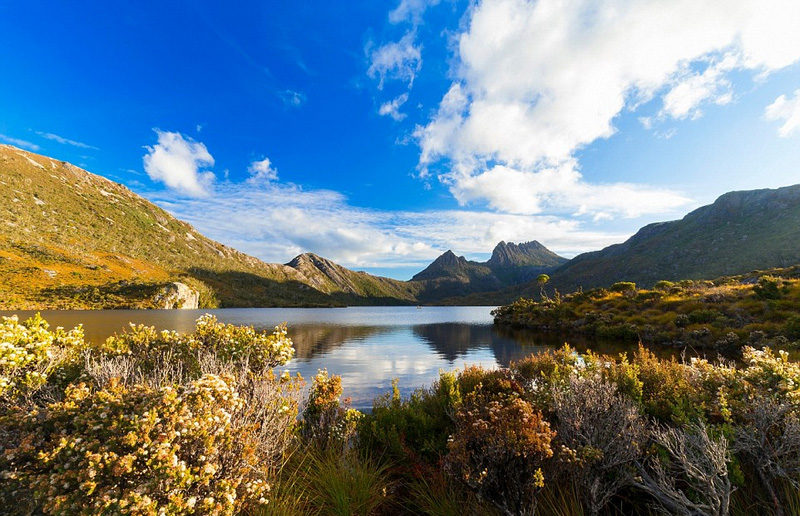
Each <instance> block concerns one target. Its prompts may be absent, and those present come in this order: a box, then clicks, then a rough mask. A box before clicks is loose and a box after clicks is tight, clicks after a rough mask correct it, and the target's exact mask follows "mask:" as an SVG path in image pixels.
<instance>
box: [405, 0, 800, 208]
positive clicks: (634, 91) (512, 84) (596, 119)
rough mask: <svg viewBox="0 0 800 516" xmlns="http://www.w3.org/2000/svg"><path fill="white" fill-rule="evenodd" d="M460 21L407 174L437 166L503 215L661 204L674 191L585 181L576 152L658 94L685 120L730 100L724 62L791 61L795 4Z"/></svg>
mask: <svg viewBox="0 0 800 516" xmlns="http://www.w3.org/2000/svg"><path fill="white" fill-rule="evenodd" d="M466 22H467V23H466V24H465V27H466V28H465V30H464V32H463V33H462V34H460V35H459V36H458V38H457V42H458V46H457V55H456V58H457V61H456V64H455V67H454V77H455V79H454V81H453V83H452V86H451V87H450V89H449V91H448V92H447V94H446V95H445V96H444V97H443V99H442V101H441V102H440V104H439V107H438V110H437V112H436V113H435V115H434V116H433V117H432V118H431V120H430V121H429V123H427V124H426V125H424V126H420V127H418V128H417V129H416V131H415V135H416V138H417V140H418V142H419V145H420V160H419V170H420V174H421V175H422V176H426V175H428V174H430V173H431V169H432V168H433V167H437V166H438V168H437V170H444V171H443V172H440V173H439V177H440V179H441V180H442V181H443V182H444V183H445V184H448V185H449V186H450V188H451V191H452V192H453V194H454V195H455V196H456V197H457V198H458V199H459V201H461V202H475V201H481V200H482V201H484V202H487V203H488V204H489V205H490V206H491V207H493V208H494V209H497V210H500V211H507V212H512V213H521V212H526V213H539V212H541V211H543V210H545V209H570V210H575V211H576V212H579V213H585V214H587V215H592V216H600V217H604V216H607V215H608V214H613V213H616V214H620V215H624V216H636V215H637V214H639V215H641V214H646V213H656V212H659V211H662V210H664V209H670V208H674V207H675V206H677V205H679V204H681V203H683V202H685V201H686V199H685V198H683V197H682V196H680V195H678V194H675V193H670V192H664V191H662V190H659V189H654V188H649V187H647V186H644V185H631V184H610V185H595V184H592V183H589V182H587V181H586V180H585V179H584V178H583V177H582V175H581V173H580V167H579V166H578V164H577V163H576V162H575V157H576V155H577V151H579V150H580V149H582V148H584V147H586V146H587V145H589V144H591V143H593V142H595V141H597V140H598V139H604V138H608V137H610V136H612V135H613V134H614V133H615V131H616V128H615V126H614V121H615V118H616V117H618V116H620V114H621V113H623V112H626V111H635V110H636V108H637V107H638V106H640V105H641V104H642V103H645V102H649V101H652V100H654V99H655V100H657V101H660V102H661V104H662V109H661V111H660V112H659V115H658V116H659V117H660V118H678V119H680V118H687V117H689V118H695V117H697V116H700V115H701V114H702V109H703V107H704V106H706V105H708V104H709V103H715V104H725V103H727V102H730V101H731V100H732V98H733V92H732V86H731V82H730V74H731V73H732V72H739V71H749V72H750V73H752V74H756V75H757V76H761V77H763V76H765V75H767V74H769V73H770V72H772V71H775V70H778V69H781V68H783V67H786V66H788V65H790V64H792V63H794V62H797V61H798V59H800V31H798V30H797V26H798V25H800V3H798V2H795V1H794V0H768V1H762V0H731V1H728V2H717V1H713V0H708V1H697V0H673V1H669V2H636V1H632V0H605V1H603V2H599V3H598V2H596V1H594V0H583V1H576V2H567V3H564V2H560V1H558V0H539V1H536V2H532V1H526V0H483V1H481V2H477V3H475V4H473V5H472V6H471V8H470V11H469V12H468V14H467V17H466ZM645 120H646V123H647V124H651V123H652V120H651V119H645ZM493 180H497V181H501V182H503V184H504V185H505V187H506V188H507V189H506V191H505V193H504V192H502V191H500V189H499V188H497V187H493V185H495V184H496V183H495V182H494V181H493ZM552 185H557V186H558V188H557V189H556V188H554V187H553V186H552ZM520 191H524V192H526V194H527V195H528V196H529V197H527V201H524V200H523V196H522V194H521V193H520ZM612 193H613V194H614V195H615V197H614V198H609V194H612ZM587 199H588V200H587ZM526 204H527V207H526ZM614 204H616V205H620V206H621V205H625V206H624V207H621V208H619V209H614Z"/></svg>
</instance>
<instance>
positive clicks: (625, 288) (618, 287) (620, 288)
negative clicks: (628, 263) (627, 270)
mask: <svg viewBox="0 0 800 516" xmlns="http://www.w3.org/2000/svg"><path fill="white" fill-rule="evenodd" d="M609 290H611V292H621V293H626V292H636V283H634V282H632V281H618V282H616V283H614V284H613V285H611V288H610V289H609Z"/></svg>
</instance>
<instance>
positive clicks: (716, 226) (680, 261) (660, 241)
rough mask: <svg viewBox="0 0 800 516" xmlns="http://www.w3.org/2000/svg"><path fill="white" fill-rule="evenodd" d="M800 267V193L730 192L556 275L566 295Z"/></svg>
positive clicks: (583, 256) (793, 188) (784, 190)
mask: <svg viewBox="0 0 800 516" xmlns="http://www.w3.org/2000/svg"><path fill="white" fill-rule="evenodd" d="M795 264H800V185H795V186H787V187H784V188H778V189H774V190H773V189H764V190H751V191H740V192H730V193H726V194H724V195H722V196H720V197H719V198H718V199H717V200H716V201H715V202H714V203H713V204H710V205H708V206H703V207H701V208H698V209H696V210H694V211H692V212H691V213H689V214H688V215H686V216H685V217H684V218H683V219H681V220H676V221H672V222H660V223H656V224H650V225H648V226H645V227H643V228H642V229H640V230H639V231H638V232H637V233H636V234H635V235H633V236H632V237H631V238H629V239H628V240H627V241H625V242H624V243H622V244H615V245H612V246H609V247H606V248H605V249H603V250H600V251H595V252H590V253H584V254H581V255H579V256H577V257H575V258H574V259H572V260H571V261H569V262H568V263H567V264H565V265H563V266H562V267H560V268H559V269H557V270H556V271H554V272H553V274H552V275H551V276H552V284H553V286H555V287H557V288H559V289H560V290H562V291H565V292H566V291H572V290H574V289H576V288H578V287H583V288H584V289H586V288H592V287H599V286H608V285H611V284H613V283H615V282H617V281H634V282H636V283H638V284H640V285H641V286H643V287H649V286H652V285H653V284H654V283H655V282H657V281H659V280H672V281H674V280H681V279H712V278H715V277H718V276H728V275H736V274H743V273H746V272H749V271H751V270H754V269H768V268H773V267H788V266H791V265H795Z"/></svg>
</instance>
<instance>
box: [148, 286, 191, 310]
mask: <svg viewBox="0 0 800 516" xmlns="http://www.w3.org/2000/svg"><path fill="white" fill-rule="evenodd" d="M199 301H200V294H199V293H198V292H197V291H196V290H194V289H192V288H190V287H189V286H188V285H184V284H183V283H179V282H175V283H170V284H168V285H166V286H165V287H164V288H162V289H161V292H159V293H158V294H156V296H155V297H154V298H153V302H154V303H155V304H156V306H157V307H158V308H165V309H172V308H182V309H185V310H195V309H197V308H198V303H199Z"/></svg>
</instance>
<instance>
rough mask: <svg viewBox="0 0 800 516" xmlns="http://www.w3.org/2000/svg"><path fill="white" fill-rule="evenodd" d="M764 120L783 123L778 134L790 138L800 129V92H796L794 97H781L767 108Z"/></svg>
mask: <svg viewBox="0 0 800 516" xmlns="http://www.w3.org/2000/svg"><path fill="white" fill-rule="evenodd" d="M764 118H765V119H767V120H770V121H781V122H783V125H781V126H780V127H779V128H778V134H779V135H780V136H782V137H783V138H788V137H790V136H792V135H793V134H795V133H796V132H798V129H800V90H795V92H794V97H792V98H788V97H786V95H781V96H780V97H778V98H777V99H775V102H773V103H772V104H770V105H769V106H767V109H766V111H765V112H764Z"/></svg>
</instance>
